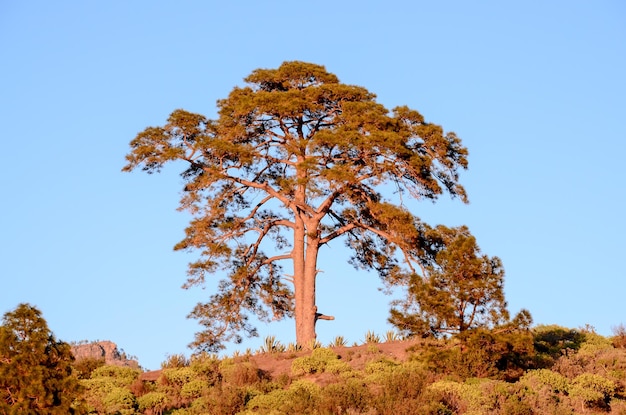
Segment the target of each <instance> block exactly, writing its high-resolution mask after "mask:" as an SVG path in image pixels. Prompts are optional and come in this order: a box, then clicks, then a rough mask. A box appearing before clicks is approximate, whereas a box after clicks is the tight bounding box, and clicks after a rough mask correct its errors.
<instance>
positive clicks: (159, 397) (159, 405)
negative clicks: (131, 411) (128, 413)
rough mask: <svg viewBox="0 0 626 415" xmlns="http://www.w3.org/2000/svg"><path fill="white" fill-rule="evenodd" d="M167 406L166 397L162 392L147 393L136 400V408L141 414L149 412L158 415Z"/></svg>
mask: <svg viewBox="0 0 626 415" xmlns="http://www.w3.org/2000/svg"><path fill="white" fill-rule="evenodd" d="M166 405H167V395H165V394H164V393H162V392H148V393H146V394H145V395H142V396H140V397H139V398H137V406H138V407H139V410H140V411H141V412H145V411H150V412H151V413H155V414H160V413H162V412H163V409H164V408H165V406H166Z"/></svg>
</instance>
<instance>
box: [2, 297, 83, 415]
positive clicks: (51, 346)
mask: <svg viewBox="0 0 626 415" xmlns="http://www.w3.org/2000/svg"><path fill="white" fill-rule="evenodd" d="M73 360H74V357H73V356H72V352H71V348H70V345H69V344H67V343H65V342H62V341H58V340H57V339H56V338H55V337H54V335H53V333H52V332H51V331H50V329H49V328H48V324H47V323H46V320H45V319H44V318H43V316H42V313H41V311H39V310H38V309H37V308H35V307H33V306H31V305H30V304H19V305H18V306H17V307H16V308H15V310H13V311H9V312H7V313H5V314H4V316H3V319H2V326H0V413H6V414H22V413H23V414H34V415H37V414H42V415H44V414H45V415H55V414H68V413H81V412H82V405H81V402H80V397H81V388H80V385H79V382H78V379H77V378H76V376H75V375H73V374H72V364H73Z"/></svg>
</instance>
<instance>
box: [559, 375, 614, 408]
mask: <svg viewBox="0 0 626 415" xmlns="http://www.w3.org/2000/svg"><path fill="white" fill-rule="evenodd" d="M615 389H616V387H615V383H613V382H612V381H610V380H608V379H606V378H604V377H602V376H600V375H595V374H592V373H584V374H582V375H580V376H578V377H576V379H574V380H573V381H572V387H571V388H570V396H572V397H574V398H579V399H580V400H581V401H582V404H583V405H584V406H586V407H598V408H603V409H606V408H608V403H609V401H610V399H611V397H612V396H613V394H614V393H615ZM583 409H584V407H583Z"/></svg>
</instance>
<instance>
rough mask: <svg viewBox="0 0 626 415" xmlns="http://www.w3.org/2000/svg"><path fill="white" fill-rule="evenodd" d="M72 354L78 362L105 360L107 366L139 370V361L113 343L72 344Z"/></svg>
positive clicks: (106, 341) (105, 341)
mask: <svg viewBox="0 0 626 415" xmlns="http://www.w3.org/2000/svg"><path fill="white" fill-rule="evenodd" d="M72 354H73V355H74V358H75V359H76V360H77V361H80V360H84V359H94V360H100V359H102V360H104V363H105V364H107V365H115V366H124V367H132V368H138V367H139V363H138V362H137V360H135V359H132V358H130V357H129V356H127V355H126V353H125V352H124V351H123V350H122V351H120V350H119V349H118V348H117V345H116V344H115V343H113V342H111V341H108V340H104V341H97V342H90V343H76V344H72Z"/></svg>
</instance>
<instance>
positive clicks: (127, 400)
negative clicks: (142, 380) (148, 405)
mask: <svg viewBox="0 0 626 415" xmlns="http://www.w3.org/2000/svg"><path fill="white" fill-rule="evenodd" d="M102 403H103V404H104V412H105V413H107V414H120V415H134V414H135V409H136V407H137V402H136V399H135V396H134V395H133V394H132V392H131V391H130V390H128V389H127V388H120V387H114V388H113V389H111V391H109V392H108V393H107V394H106V395H105V396H104V399H103V400H102Z"/></svg>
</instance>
